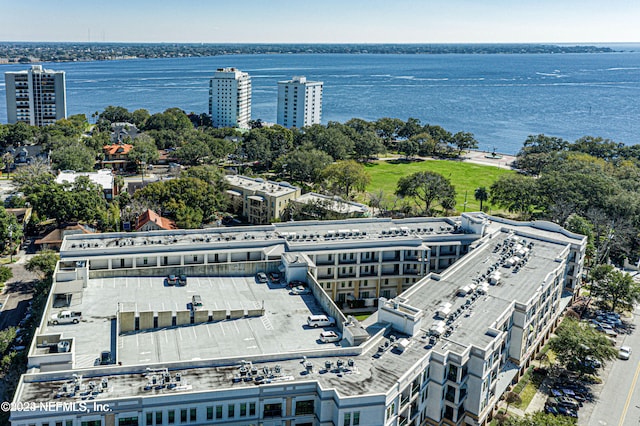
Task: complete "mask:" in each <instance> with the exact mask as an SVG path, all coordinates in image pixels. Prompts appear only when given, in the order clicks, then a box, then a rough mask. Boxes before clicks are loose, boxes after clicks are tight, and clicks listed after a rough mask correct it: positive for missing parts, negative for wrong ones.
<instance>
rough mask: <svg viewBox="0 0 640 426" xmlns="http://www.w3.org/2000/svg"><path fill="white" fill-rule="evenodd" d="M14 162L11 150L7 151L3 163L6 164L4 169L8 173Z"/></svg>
mask: <svg viewBox="0 0 640 426" xmlns="http://www.w3.org/2000/svg"><path fill="white" fill-rule="evenodd" d="M13 162H14V159H13V155H11V153H10V152H6V153H5V154H4V155H3V156H2V164H4V169H5V171H6V172H7V175H8V174H9V173H10V172H11V166H12V165H13Z"/></svg>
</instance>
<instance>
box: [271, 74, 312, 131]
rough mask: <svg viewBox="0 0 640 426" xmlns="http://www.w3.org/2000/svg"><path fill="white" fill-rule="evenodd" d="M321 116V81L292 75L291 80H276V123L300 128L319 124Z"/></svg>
mask: <svg viewBox="0 0 640 426" xmlns="http://www.w3.org/2000/svg"><path fill="white" fill-rule="evenodd" d="M321 117H322V82H321V81H307V79H306V77H293V79H291V80H288V81H279V82H278V119H277V122H278V124H280V125H281V126H284V127H297V128H302V127H305V126H311V125H312V124H320V119H321Z"/></svg>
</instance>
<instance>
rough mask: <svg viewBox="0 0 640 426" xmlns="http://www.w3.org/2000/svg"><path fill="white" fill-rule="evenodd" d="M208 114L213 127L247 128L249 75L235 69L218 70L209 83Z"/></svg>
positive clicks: (249, 92)
mask: <svg viewBox="0 0 640 426" xmlns="http://www.w3.org/2000/svg"><path fill="white" fill-rule="evenodd" d="M209 114H210V115H211V119H212V120H213V125H214V126H215V127H240V128H249V120H251V77H250V76H249V74H247V73H246V72H242V71H240V70H237V69H235V68H218V70H217V71H216V72H215V74H214V75H213V78H212V79H211V81H210V82H209Z"/></svg>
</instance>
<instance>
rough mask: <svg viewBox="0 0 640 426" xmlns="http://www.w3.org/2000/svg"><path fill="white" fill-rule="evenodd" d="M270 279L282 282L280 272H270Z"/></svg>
mask: <svg viewBox="0 0 640 426" xmlns="http://www.w3.org/2000/svg"><path fill="white" fill-rule="evenodd" d="M268 275H269V279H270V280H271V281H272V282H274V283H279V282H280V274H279V273H278V272H269V274H268Z"/></svg>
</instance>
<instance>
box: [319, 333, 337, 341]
mask: <svg viewBox="0 0 640 426" xmlns="http://www.w3.org/2000/svg"><path fill="white" fill-rule="evenodd" d="M340 339H341V337H340V335H339V334H338V333H336V332H335V331H323V332H322V333H320V341H321V342H322V343H336V342H339V341H340Z"/></svg>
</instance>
